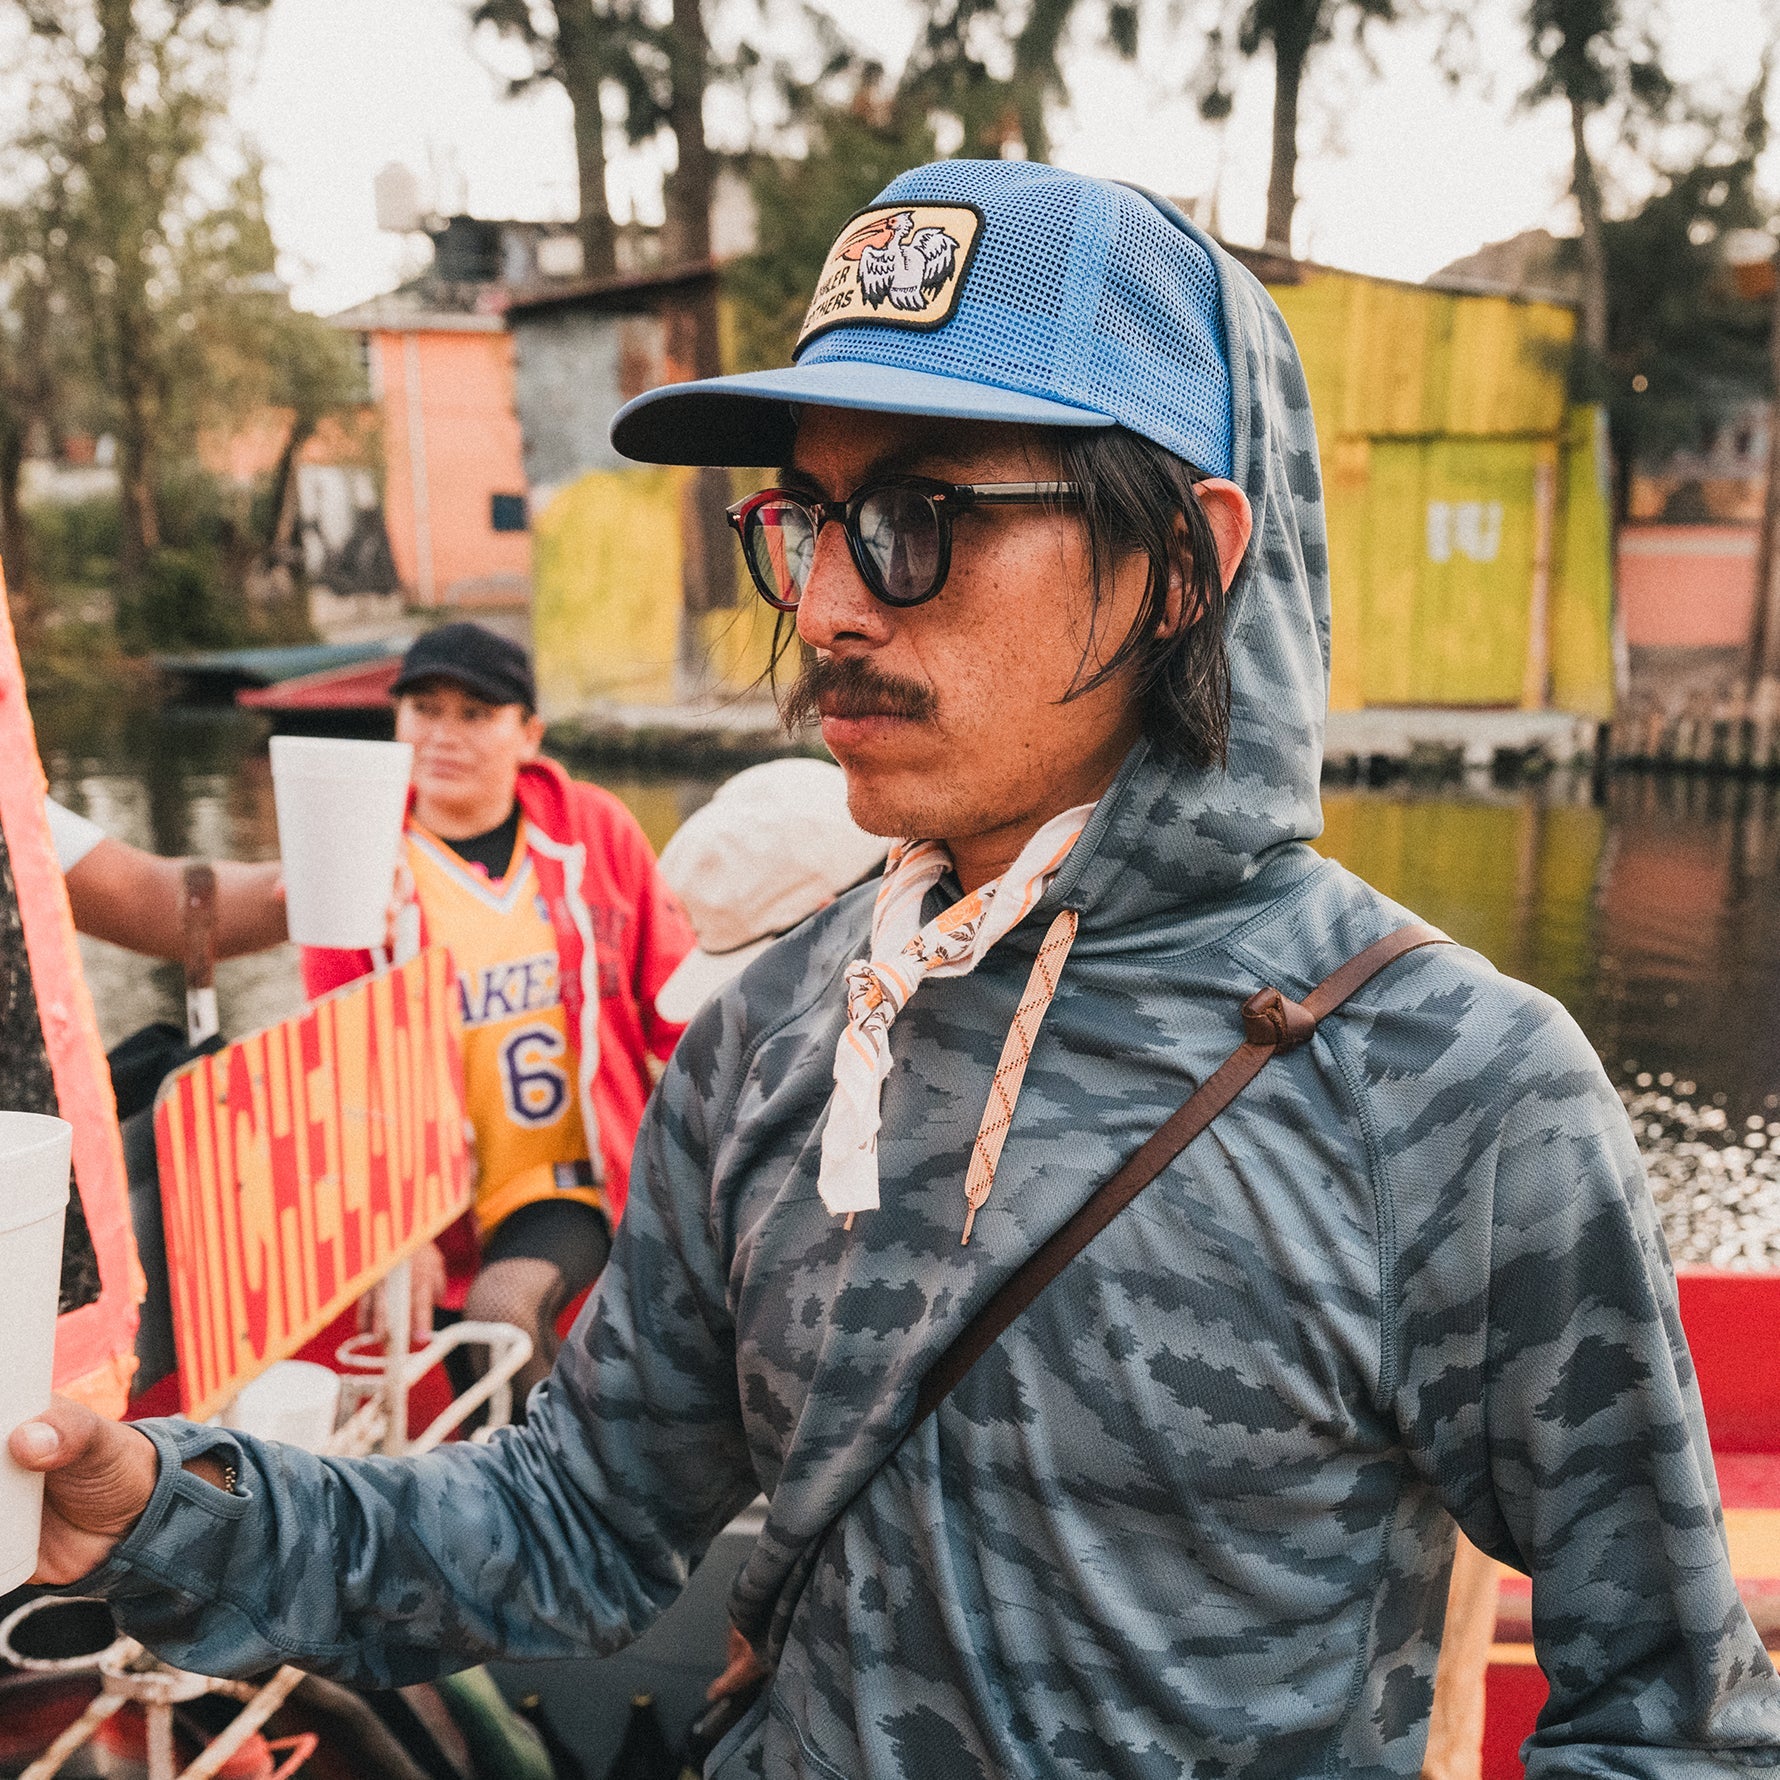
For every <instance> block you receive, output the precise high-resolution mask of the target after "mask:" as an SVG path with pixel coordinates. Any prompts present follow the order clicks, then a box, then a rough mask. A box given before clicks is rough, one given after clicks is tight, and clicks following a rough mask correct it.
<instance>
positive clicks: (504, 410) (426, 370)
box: [334, 291, 532, 613]
mask: <svg viewBox="0 0 1780 1780" xmlns="http://www.w3.org/2000/svg"><path fill="white" fill-rule="evenodd" d="M334 325H335V326H336V327H340V328H343V329H347V330H349V331H351V332H355V333H357V334H358V335H359V336H360V338H361V340H362V342H363V351H364V354H365V369H366V376H367V380H368V382H369V386H370V391H371V398H372V402H373V404H374V406H375V408H376V410H377V413H378V415H379V418H380V421H381V433H382V441H383V470H384V475H383V512H384V519H385V522H386V524H387V526H388V529H389V542H390V550H391V552H392V554H393V555H394V558H395V565H396V573H397V575H398V576H399V577H400V580H401V583H402V586H403V588H404V589H405V591H406V592H407V595H408V597H409V600H410V601H411V603H412V604H414V605H416V606H418V607H421V608H435V609H436V608H457V609H463V610H465V611H466V612H468V611H480V612H489V613H494V612H499V611H502V610H507V611H512V612H516V613H523V612H524V611H525V609H526V608H527V606H528V603H529V601H530V598H531V571H532V549H531V535H530V531H529V522H528V518H527V512H526V494H525V486H526V485H525V471H524V468H523V465H522V462H521V456H520V440H519V418H518V415H517V414H516V413H515V411H514V406H513V342H512V339H511V338H510V337H509V335H508V334H507V332H506V325H505V321H504V318H503V316H502V315H501V314H500V313H499V312H497V311H481V310H474V311H468V312H454V311H451V310H446V309H440V308H433V307H430V306H427V305H426V304H425V303H424V301H423V300H421V299H419V298H418V297H417V296H416V295H414V294H411V293H410V292H408V291H398V292H395V293H392V294H391V295H390V296H387V297H378V298H375V299H373V300H372V301H371V302H369V303H362V304H360V305H359V306H358V307H357V308H356V309H350V310H348V311H346V312H345V313H344V314H342V315H338V316H335V317H334Z"/></svg>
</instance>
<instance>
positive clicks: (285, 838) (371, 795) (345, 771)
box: [272, 735, 414, 951]
mask: <svg viewBox="0 0 1780 1780" xmlns="http://www.w3.org/2000/svg"><path fill="white" fill-rule="evenodd" d="M413 766H414V750H413V748H412V747H410V746H409V744H408V743H406V742H358V741H345V740H341V739H339V738H338V737H334V736H306V735H275V736H273V738H272V799H273V802H274V804H275V805H276V806H277V810H278V851H279V853H280V854H281V855H282V857H283V860H284V897H285V909H286V914H287V917H288V919H289V923H290V936H291V938H292V939H293V940H295V941H296V942H297V944H298V945H300V946H342V947H345V948H347V949H349V950H352V951H362V950H364V949H365V948H366V947H369V946H380V945H382V944H383V942H384V938H385V927H386V924H387V917H388V913H389V898H390V892H391V890H392V888H393V887H394V884H395V876H396V861H397V858H398V857H399V855H400V852H401V845H402V818H403V816H404V815H405V814H406V812H407V808H408V776H409V774H410V772H411V771H412V770H413Z"/></svg>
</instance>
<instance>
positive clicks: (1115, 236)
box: [612, 161, 1231, 476]
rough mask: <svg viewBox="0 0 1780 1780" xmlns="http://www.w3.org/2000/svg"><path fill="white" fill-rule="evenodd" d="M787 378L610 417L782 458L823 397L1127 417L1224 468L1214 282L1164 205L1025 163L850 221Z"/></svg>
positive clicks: (723, 457) (1224, 382)
mask: <svg viewBox="0 0 1780 1780" xmlns="http://www.w3.org/2000/svg"><path fill="white" fill-rule="evenodd" d="M793 356H794V361H795V362H794V363H793V364H791V365H789V366H788V367H786V368H785V369H783V370H777V371H747V372H743V373H741V374H740V375H737V376H731V377H710V378H706V379H704V380H703V381H702V382H697V383H676V384H669V385H667V386H666V387H664V388H661V389H653V390H650V391H648V392H647V393H646V394H644V395H640V396H638V397H636V399H635V400H634V401H631V402H628V403H626V404H625V406H624V407H623V408H621V409H620V410H619V412H618V414H617V416H616V417H615V418H614V420H613V422H612V444H613V446H614V447H615V448H616V449H617V450H618V451H620V452H622V453H623V454H624V455H625V456H626V457H631V458H637V459H640V460H642V461H643V462H645V463H667V464H763V465H778V464H784V463H787V462H789V460H790V457H791V449H792V443H793V440H794V438H795V434H796V427H797V421H796V410H797V408H798V407H800V406H803V405H807V404H813V405H816V406H820V407H830V408H863V409H870V410H873V411H876V412H880V413H888V414H929V415H933V416H935V417H943V418H950V419H959V420H999V421H1011V422H1016V423H1022V424H1026V425H1033V426H1078V427H1104V426H1114V425H1117V426H1123V427H1128V428H1129V429H1130V430H1131V431H1132V432H1134V433H1140V434H1142V435H1143V437H1145V438H1146V439H1151V440H1153V441H1154V442H1155V443H1156V444H1158V445H1161V446H1163V447H1164V448H1165V449H1166V450H1168V451H1171V452H1173V453H1174V454H1175V455H1176V456H1177V457H1182V458H1185V459H1186V460H1187V462H1189V463H1191V464H1193V465H1194V466H1195V467H1196V468H1197V469H1199V470H1201V471H1203V472H1204V473H1206V474H1207V475H1213V476H1227V475H1229V473H1230V434H1231V410H1230V367H1229V360H1228V357H1227V355H1226V349H1225V341H1224V323H1223V305H1222V300H1221V293H1220V275H1219V272H1218V268H1217V265H1216V263H1215V262H1214V260H1213V258H1212V255H1211V252H1210V250H1209V249H1208V248H1207V247H1206V245H1205V243H1204V242H1203V240H1202V239H1201V238H1200V237H1199V236H1198V235H1197V234H1196V233H1195V232H1194V231H1193V230H1192V228H1191V226H1190V225H1189V224H1188V223H1187V221H1186V219H1185V218H1184V217H1183V216H1182V215H1181V214H1180V212H1179V211H1178V210H1176V209H1175V208H1174V206H1173V205H1172V204H1169V203H1168V202H1167V201H1166V200H1165V199H1161V198H1156V197H1153V196H1151V195H1150V194H1149V193H1148V192H1144V191H1141V190H1139V189H1138V188H1137V187H1135V186H1128V185H1120V184H1116V183H1114V182H1112V181H1110V180H1103V179H1085V178H1083V177H1082V176H1081V175H1079V174H1075V173H1065V172H1063V171H1062V170H1061V169H1059V168H1056V167H1046V166H1041V165H1038V164H1037V163H1034V162H1030V161H936V162H933V163H932V164H930V165H928V166H925V167H916V168H913V169H912V170H911V171H909V172H907V173H904V174H902V175H901V176H900V177H899V178H897V179H895V180H892V181H891V183H890V184H889V185H888V186H887V187H885V189H884V191H883V192H882V193H881V194H880V195H879V197H878V198H877V199H876V201H875V202H874V203H872V204H871V205H870V206H868V207H867V208H866V209H865V210H862V211H861V212H860V213H859V214H858V215H857V216H855V217H854V218H853V219H852V220H851V221H850V222H849V223H848V224H847V225H846V227H845V228H843V229H842V230H841V234H840V239H839V240H837V241H836V242H835V244H834V247H833V248H832V249H831V250H830V252H829V256H828V260H827V262H826V264H825V265H824V266H823V269H822V276H821V278H820V279H819V280H818V282H817V285H816V292H815V295H814V297H813V298H812V299H811V303H810V308H809V312H808V314H807V315H806V316H805V319H804V324H803V329H802V332H801V334H800V336H799V339H798V344H797V348H796V351H795V353H794V355H793Z"/></svg>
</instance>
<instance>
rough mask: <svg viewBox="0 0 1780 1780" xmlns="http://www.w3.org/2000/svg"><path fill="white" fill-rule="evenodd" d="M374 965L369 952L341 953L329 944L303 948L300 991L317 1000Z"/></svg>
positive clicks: (362, 974)
mask: <svg viewBox="0 0 1780 1780" xmlns="http://www.w3.org/2000/svg"><path fill="white" fill-rule="evenodd" d="M375 968H376V966H375V964H374V963H373V962H372V959H371V954H370V953H369V952H345V951H340V950H339V949H337V948H336V947H333V946H304V947H303V994H304V995H305V997H306V998H307V999H308V1000H310V1001H319V1000H320V999H321V997H322V996H324V995H326V994H328V993H330V992H331V991H332V990H335V989H344V988H345V987H346V985H347V984H348V983H356V982H357V981H358V980H359V978H360V977H368V976H369V975H370V974H371V972H372V971H373V970H374V969H375Z"/></svg>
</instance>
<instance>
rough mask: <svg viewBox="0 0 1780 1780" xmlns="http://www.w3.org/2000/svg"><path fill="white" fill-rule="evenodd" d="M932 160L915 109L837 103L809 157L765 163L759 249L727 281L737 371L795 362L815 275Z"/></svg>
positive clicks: (759, 167) (755, 184) (928, 133)
mask: <svg viewBox="0 0 1780 1780" xmlns="http://www.w3.org/2000/svg"><path fill="white" fill-rule="evenodd" d="M933 156H934V145H933V132H932V130H931V128H930V127H929V126H928V124H927V122H926V120H925V119H924V118H921V117H919V116H917V115H916V114H915V112H914V109H913V107H909V106H902V107H896V108H893V113H892V115H890V116H888V117H883V118H881V119H879V120H878V121H874V119H873V118H872V116H871V115H870V114H869V110H868V109H865V108H860V109H855V108H853V107H837V108H835V109H834V110H832V111H829V112H826V113H824V114H822V115H821V116H820V117H818V118H817V119H815V120H813V122H812V124H811V128H810V149H809V152H808V154H806V155H805V156H804V158H803V159H801V160H776V159H771V158H767V157H762V158H761V159H760V160H759V161H758V162H757V163H756V165H755V168H754V172H753V176H752V181H751V183H752V188H753V195H754V202H755V206H756V209H757V210H758V213H759V217H760V239H759V245H758V246H757V247H756V249H755V251H754V252H753V253H751V254H749V255H748V256H747V257H746V258H744V259H741V260H738V261H737V262H736V263H735V264H734V265H733V266H731V267H730V269H729V271H728V272H727V273H726V275H725V280H724V282H725V288H726V290H727V291H728V293H729V295H730V297H731V299H732V300H733V302H734V304H735V318H736V333H735V341H736V359H737V367H736V368H737V369H739V370H763V369H766V368H767V367H769V366H774V365H784V364H789V363H790V361H791V348H792V346H793V345H794V344H795V342H796V340H797V333H798V328H799V326H800V324H801V323H802V321H803V315H804V310H805V309H806V308H807V307H808V306H809V301H810V292H811V291H813V290H814V289H815V287H816V275H817V274H818V273H819V272H820V271H821V269H822V262H823V260H824V259H825V258H826V257H827V254H828V250H829V248H830V247H831V246H833V245H834V239H835V237H836V236H837V235H838V234H839V233H840V231H841V225H842V224H843V223H844V222H846V220H847V218H848V217H850V216H851V215H852V214H853V213H854V212H855V211H856V210H860V209H863V208H864V206H865V205H867V204H869V203H870V202H871V200H872V199H873V198H874V197H876V196H877V194H878V193H879V192H880V191H882V190H883V188H884V187H885V186H886V185H888V184H889V183H890V181H891V180H892V179H894V178H895V177H896V176H897V174H899V173H902V172H906V171H907V169H908V168H910V167H915V166H919V165H920V164H921V163H922V162H923V161H930V160H932V159H933Z"/></svg>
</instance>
